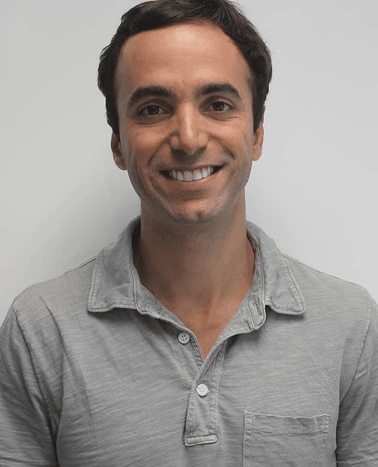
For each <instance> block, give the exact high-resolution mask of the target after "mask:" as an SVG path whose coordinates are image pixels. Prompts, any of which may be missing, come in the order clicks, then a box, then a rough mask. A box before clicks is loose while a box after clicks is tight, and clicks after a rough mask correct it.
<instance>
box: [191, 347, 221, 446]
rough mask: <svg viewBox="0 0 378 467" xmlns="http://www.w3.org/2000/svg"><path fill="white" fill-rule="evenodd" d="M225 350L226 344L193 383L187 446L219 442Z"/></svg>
mask: <svg viewBox="0 0 378 467" xmlns="http://www.w3.org/2000/svg"><path fill="white" fill-rule="evenodd" d="M225 350H226V342H224V343H223V344H222V345H221V346H220V348H219V351H218V354H217V355H216V356H214V359H213V360H212V361H211V362H206V368H205V367H203V368H202V369H201V370H200V371H199V374H198V375H197V378H196V379H195V381H193V386H192V391H191V394H190V397H189V403H188V411H187V418H186V426H185V434H184V438H185V445H186V446H195V445H197V444H210V443H216V442H217V440H218V437H217V420H218V391H219V381H220V375H221V369H222V365H223V360H224V354H225Z"/></svg>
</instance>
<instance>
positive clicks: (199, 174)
mask: <svg viewBox="0 0 378 467" xmlns="http://www.w3.org/2000/svg"><path fill="white" fill-rule="evenodd" d="M215 170H216V167H204V168H202V169H196V170H193V171H191V170H183V171H181V170H168V171H166V172H165V174H166V175H167V176H168V177H169V178H171V179H173V180H178V181H179V182H196V181H198V180H202V179H204V178H207V177H210V175H212V174H213V173H214V172H215Z"/></svg>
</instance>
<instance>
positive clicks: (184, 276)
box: [0, 0, 378, 467]
mask: <svg viewBox="0 0 378 467" xmlns="http://www.w3.org/2000/svg"><path fill="white" fill-rule="evenodd" d="M270 78H271V64H270V57H269V52H268V50H267V48H266V46H265V44H264V42H263V41H262V39H261V38H260V36H259V35H258V34H257V32H256V31H255V29H254V27H253V26H252V25H251V24H250V23H249V22H248V20H247V19H246V18H245V17H244V16H243V15H242V14H241V13H240V12H239V11H238V10H237V9H236V8H235V7H234V6H233V5H232V4H231V3H229V2H227V1H225V0H212V1H206V2H204V1H199V0H177V1H174V2H172V1H168V0H157V1H155V2H148V3H145V4H141V5H139V6H137V7H135V8H133V9H131V10H130V11H129V12H128V13H127V14H126V15H124V16H123V18H122V23H121V25H120V27H119V28H118V30H117V33H116V35H115V36H114V38H113V40H112V42H111V44H110V45H109V46H108V47H107V48H106V49H104V51H103V53H102V56H101V62H100V67H99V86H100V89H101V90H102V91H103V93H104V95H105V97H106V106H107V114H108V122H109V124H110V125H111V127H112V131H113V133H112V140H111V147H112V151H113V155H114V160H115V162H116V164H117V166H118V167H119V168H121V169H123V170H127V171H128V174H129V176H130V179H131V182H132V184H133V186H134V188H135V190H136V192H137V193H138V195H139V196H140V199H141V216H140V218H138V219H136V220H134V221H133V222H132V223H131V224H130V225H129V226H128V228H127V229H126V230H125V231H124V232H123V233H122V234H121V236H120V238H119V240H118V242H117V243H116V244H114V245H111V246H109V247H107V248H105V249H104V250H103V251H102V252H101V253H100V254H99V255H98V257H97V258H96V259H95V260H90V261H88V262H87V263H85V264H83V265H81V266H80V267H78V268H77V269H75V270H73V271H70V272H68V273H66V274H65V275H63V276H62V277H60V278H58V279H55V280H52V281H49V282H47V283H44V284H40V285H37V286H34V287H31V288H30V289H28V290H27V291H25V292H24V293H23V294H21V295H20V296H19V297H18V298H16V300H15V302H14V303H13V305H12V307H11V310H10V311H9V313H8V315H7V318H6V320H5V322H4V324H3V326H2V329H1V354H0V362H1V366H0V394H1V397H0V416H1V423H0V466H2V467H3V466H12V467H13V466H20V465H27V466H37V465H38V466H57V465H59V466H62V467H66V466H70V467H71V466H72V467H73V466H75V467H78V466H80V467H82V466H91V467H94V466H104V465H106V466H109V467H111V466H112V467H113V466H114V467H119V466H126V465H127V466H150V465H151V466H152V465H154V466H175V467H177V466H207V465H209V466H215V465H220V466H242V465H243V466H254V465H256V466H289V465H290V466H306V467H307V466H318V465H319V466H336V465H339V466H346V465H348V466H350V465H354V466H357V465H358V466H376V465H377V463H378V404H377V400H378V330H377V325H378V318H377V306H376V304H375V303H374V302H373V300H372V299H371V298H370V296H369V295H368V294H367V292H366V291H365V290H364V289H362V288H361V287H359V286H356V285H354V284H350V283H347V282H344V281H342V280H340V279H337V278H333V277H330V276H327V275H325V274H322V273H319V272H317V271H315V270H313V269H311V268H309V267H307V266H304V265H303V264H301V263H299V262H298V261H296V260H293V259H291V258H288V257H286V256H284V255H282V254H281V253H280V251H279V250H278V249H277V247H276V246H275V244H274V242H273V241H272V240H271V239H270V238H269V237H267V236H266V235H265V234H264V233H263V232H262V231H261V230H260V229H259V228H258V227H256V226H254V225H253V224H251V223H247V222H246V216H245V195H244V188H245V185H246V183H247V181H248V178H249V174H250V170H251V165H252V162H253V161H256V160H258V159H259V157H260V156H261V151H262V144H263V114H264V102H265V98H266V95H267V92H268V88H269V82H270Z"/></svg>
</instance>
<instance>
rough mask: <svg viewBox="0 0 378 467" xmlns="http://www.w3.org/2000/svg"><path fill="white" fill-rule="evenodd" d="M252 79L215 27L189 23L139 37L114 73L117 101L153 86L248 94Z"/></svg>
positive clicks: (241, 58) (124, 52) (129, 43)
mask: <svg viewBox="0 0 378 467" xmlns="http://www.w3.org/2000/svg"><path fill="white" fill-rule="evenodd" d="M250 79H251V72H250V69H249V66H248V63H247V61H246V60H245V58H244V56H243V54H242V52H241V51H240V50H239V49H238V47H237V46H236V45H235V44H234V43H233V41H232V40H231V39H230V38H229V37H228V36H227V35H226V34H225V33H224V32H223V31H222V30H221V29H220V28H218V27H216V26H215V25H213V24H211V23H185V24H179V25H174V26H169V27H166V28H161V29H156V30H151V31H144V32H141V33H138V34H136V35H135V36H133V37H131V38H130V39H129V40H128V41H127V42H126V43H125V44H124V46H123V48H122V50H121V53H120V57H119V59H118V63H117V70H116V88H117V96H118V97H119V93H121V94H129V93H132V92H133V91H134V90H135V89H136V88H137V87H140V86H142V87H143V86H148V85H151V84H155V85H164V86H169V87H171V88H173V89H177V90H180V89H181V90H182V91H184V90H187V91H188V90H189V89H190V88H191V87H193V86H201V85H204V84H206V83H207V82H220V81H222V82H229V83H230V84H232V85H234V86H235V87H237V88H239V90H240V91H241V92H247V89H248V90H249V82H250ZM240 88H246V89H244V91H243V89H240Z"/></svg>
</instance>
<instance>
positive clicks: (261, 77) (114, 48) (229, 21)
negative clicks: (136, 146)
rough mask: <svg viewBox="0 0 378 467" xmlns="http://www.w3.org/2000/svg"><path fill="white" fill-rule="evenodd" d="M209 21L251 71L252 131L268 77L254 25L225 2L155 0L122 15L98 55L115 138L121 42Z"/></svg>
mask: <svg viewBox="0 0 378 467" xmlns="http://www.w3.org/2000/svg"><path fill="white" fill-rule="evenodd" d="M190 22H192V23H194V22H210V23H213V24H214V25H216V26H217V27H219V28H220V29H221V30H222V31H223V32H224V33H225V34H227V36H229V37H230V38H231V39H232V41H233V42H234V44H235V45H236V46H237V47H238V48H239V50H240V51H241V52H242V54H243V56H244V57H245V59H246V61H247V62H248V65H249V68H250V69H251V72H252V82H251V87H252V95H253V119H254V128H253V131H254V132H255V131H256V130H257V128H258V126H259V125H260V122H261V119H262V117H263V114H264V108H265V100H266V96H267V94H268V92H269V83H270V80H271V78H272V62H271V58H270V53H269V49H268V47H267V46H266V44H265V42H264V41H263V39H262V38H261V36H260V34H259V33H258V32H257V30H256V28H255V26H254V25H253V24H252V23H251V22H250V21H249V20H248V19H247V18H246V17H245V15H244V14H243V13H242V12H241V10H240V8H239V7H238V6H236V4H234V3H232V2H230V1H228V0H155V1H148V2H144V3H141V4H139V5H137V6H135V7H133V8H131V9H130V10H129V11H128V12H127V13H125V14H124V15H123V16H122V19H121V24H120V25H119V27H118V29H117V32H116V33H115V35H114V36H113V38H112V40H111V42H110V44H109V45H108V46H107V47H105V48H104V49H103V50H102V52H101V56H100V64H99V67H98V87H99V88H100V90H101V92H102V93H103V94H104V96H105V100H106V115H107V121H108V124H109V125H110V126H111V128H112V130H113V132H114V133H115V134H116V135H117V136H119V122H118V112H117V103H116V90H115V75H116V67H117V61H118V58H119V55H120V52H121V49H122V47H123V45H124V43H125V42H126V41H127V40H128V39H129V38H130V37H132V36H134V35H136V34H138V33H139V32H142V31H149V30H152V29H160V28H163V27H167V26H173V25H176V24H180V23H190Z"/></svg>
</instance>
